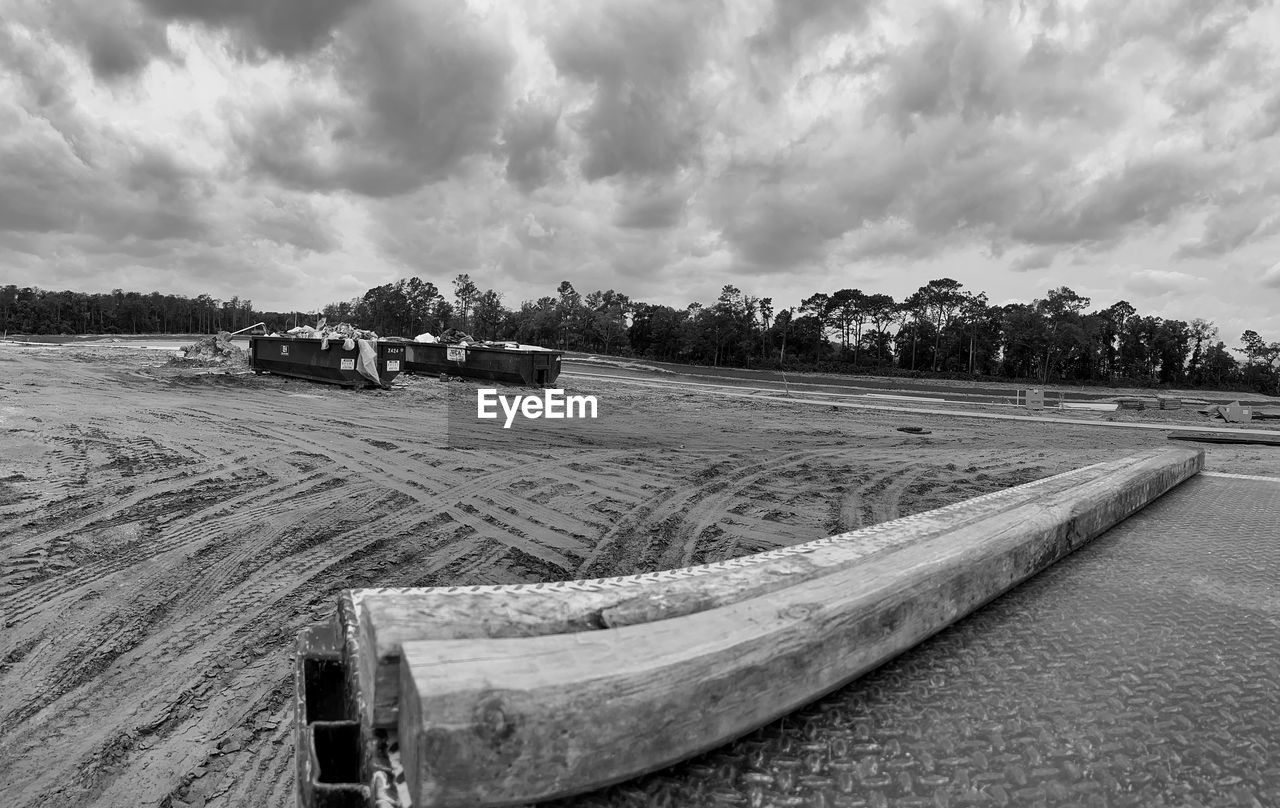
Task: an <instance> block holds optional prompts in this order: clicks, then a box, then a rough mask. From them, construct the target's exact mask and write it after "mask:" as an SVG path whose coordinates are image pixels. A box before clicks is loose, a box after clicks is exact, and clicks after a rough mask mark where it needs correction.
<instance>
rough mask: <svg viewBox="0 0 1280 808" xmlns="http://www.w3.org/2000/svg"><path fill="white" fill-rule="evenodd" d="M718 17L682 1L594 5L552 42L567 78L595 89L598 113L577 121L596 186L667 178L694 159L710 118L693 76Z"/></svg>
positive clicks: (710, 7) (585, 164) (707, 7)
mask: <svg viewBox="0 0 1280 808" xmlns="http://www.w3.org/2000/svg"><path fill="white" fill-rule="evenodd" d="M714 13H719V7H718V5H717V4H697V3H685V2H678V1H677V0H663V2H655V3H646V4H637V3H619V2H611V3H590V4H588V5H587V7H586V8H585V9H584V12H583V13H581V14H578V15H576V16H574V18H573V19H572V20H571V21H569V22H568V23H566V24H564V25H563V26H562V27H560V28H558V29H556V30H554V31H552V33H551V34H550V35H549V36H548V38H547V46H548V49H549V51H550V53H551V58H552V60H553V62H554V63H555V66H556V69H557V70H558V71H559V72H560V74H561V75H563V76H567V77H570V78H572V79H575V80H577V81H580V82H584V83H587V84H591V85H593V86H594V96H595V97H594V102H593V103H592V105H591V107H590V109H588V110H587V111H586V112H585V113H584V114H583V115H582V116H581V117H579V118H576V119H574V120H572V125H573V126H574V128H575V129H576V130H577V132H578V133H579V134H580V135H581V136H582V138H583V140H584V141H585V142H586V147H587V152H586V155H585V156H584V157H583V159H582V173H583V176H585V177H586V178H587V179H588V180H598V179H602V178H604V177H612V176H615V175H618V174H627V175H634V176H647V175H661V174H666V173H669V172H671V171H674V170H675V169H676V168H678V167H680V166H682V165H685V164H687V163H688V162H689V161H690V160H691V159H692V158H693V155H694V154H695V152H696V150H697V149H698V147H699V145H700V143H701V133H700V127H701V124H702V118H703V112H702V110H701V109H700V108H699V107H698V105H697V104H696V103H695V101H694V100H693V99H692V97H691V82H690V77H691V73H692V72H693V71H694V70H696V69H697V68H698V67H700V66H701V64H702V63H703V62H704V61H705V58H706V53H705V50H704V43H703V39H702V34H703V32H704V31H705V30H706V26H707V25H708V24H711V18H712V15H713V14H714Z"/></svg>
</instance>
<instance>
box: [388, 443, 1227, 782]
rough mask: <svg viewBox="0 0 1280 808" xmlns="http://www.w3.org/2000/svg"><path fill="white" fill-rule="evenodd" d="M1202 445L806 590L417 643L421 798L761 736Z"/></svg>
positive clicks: (1184, 464)
mask: <svg viewBox="0 0 1280 808" xmlns="http://www.w3.org/2000/svg"><path fill="white" fill-rule="evenodd" d="M1202 461H1203V454H1202V453H1201V452H1199V451H1186V450H1177V451H1172V452H1167V453H1164V454H1163V455H1160V456H1158V457H1156V458H1148V459H1147V460H1146V461H1145V462H1143V463H1142V464H1140V465H1141V468H1140V470H1136V471H1133V472H1132V473H1129V474H1126V475H1123V478H1122V479H1116V478H1114V477H1113V478H1112V479H1111V480H1110V481H1107V480H1091V481H1089V482H1086V483H1083V484H1082V485H1080V486H1077V487H1076V488H1075V489H1074V490H1072V491H1063V492H1060V493H1058V494H1056V495H1054V496H1052V497H1046V498H1045V499H1044V500H1043V501H1041V502H1040V503H1037V504H1034V505H1033V504H1022V505H1019V506H1016V507H1013V508H1009V509H1006V510H1003V511H1001V512H999V513H995V514H989V515H988V516H987V517H986V518H983V519H979V520H977V521H971V522H969V523H968V524H965V525H962V526H959V527H957V528H956V529H954V530H951V531H947V532H944V533H942V534H940V535H935V536H933V537H930V538H927V539H924V540H921V541H915V542H910V543H907V544H904V545H900V546H897V547H895V548H894V549H892V550H891V551H888V552H883V553H878V554H875V555H872V556H869V557H866V558H864V559H862V560H861V561H860V562H858V563H856V564H851V565H846V566H843V567H842V568H840V569H838V570H835V571H829V572H826V573H825V574H822V575H820V576H818V577H816V578H812V579H810V580H807V581H806V582H805V583H804V584H803V585H802V586H787V587H785V588H782V589H779V590H776V591H772V592H768V593H766V594H761V595H759V596H756V597H751V598H748V599H745V600H741V601H739V602H734V603H731V604H728V605H723V606H719V607H716V608H711V609H707V610H704V611H699V612H696V613H692V614H687V615H684V616H681V617H675V618H671V619H665V620H656V621H653V622H644V623H638V624H634V625H626V626H622V627H619V628H614V629H610V630H602V631H586V632H577V633H573V634H551V635H544V636H536V637H512V638H500V639H489V638H484V639H443V640H420V641H413V642H405V643H403V645H402V659H401V665H400V676H401V693H402V701H403V703H402V709H401V713H400V720H399V739H400V744H401V751H402V761H403V763H404V768H405V775H406V779H407V783H408V786H409V790H410V794H411V796H412V798H413V801H414V805H416V806H496V805H511V804H518V803H524V802H533V801H537V800H543V799H553V798H557V797H563V796H569V795H572V794H577V793H582V792H585V791H590V790H594V789H597V788H600V787H603V786H605V785H608V784H611V783H614V782H618V781H621V780H624V779H628V778H631V777H634V776H638V775H640V774H644V773H646V772H650V771H655V770H657V769H660V768H663V767H665V766H668V765H670V764H672V763H675V762H677V761H679V760H681V759H684V758H687V757H689V756H692V755H696V754H698V753H700V752H703V751H707V750H709V749H712V748H715V747H717V746H719V745H721V744H723V743H725V742H727V741H729V740H731V739H733V738H735V737H739V736H741V735H742V734H744V733H747V732H750V731H751V730H752V729H754V728H756V727H758V726H761V725H763V724H765V723H767V722H769V721H771V720H773V719H775V718H777V717H779V716H782V715H785V714H787V713H789V712H791V711H792V710H794V709H796V708H797V707H799V706H801V705H803V704H805V703H808V702H810V701H812V700H814V699H815V698H818V697H820V696H822V695H824V694H826V693H828V692H830V691H831V690H833V689H835V688H837V687H839V686H841V685H843V684H845V683H847V682H849V681H850V680H852V679H854V678H856V677H857V676H859V675H861V674H862V673H864V672H866V671H868V670H871V669H872V668H874V667H876V666H877V665H880V664H881V663H883V662H884V661H886V660H887V659H889V658H891V657H893V656H895V655H897V654H899V653H901V652H902V651H904V650H906V649H908V648H910V647H911V646H913V645H914V644H916V643H918V642H919V641H921V640H923V639H924V638H926V637H928V636H929V635H931V634H933V633H934V632H936V631H938V630H940V629H942V628H944V627H945V626H947V625H949V624H950V623H952V622H953V621H955V620H957V619H958V618H960V617H962V616H964V615H965V614H967V613H969V612H970V611H972V610H973V609H975V608H977V607H979V606H981V605H982V604H983V603H986V602H987V601H989V600H990V599H992V598H994V597H996V596H998V595H999V594H1000V593H1002V592H1004V591H1006V590H1007V589H1009V588H1010V587H1012V586H1014V585H1016V584H1017V583H1019V582H1020V581H1023V580H1025V579H1026V578H1027V577H1029V576H1031V575H1033V574H1035V573H1036V572H1038V571H1039V570H1041V569H1043V568H1044V567H1046V566H1048V565H1049V564H1052V563H1053V562H1054V561H1056V560H1058V559H1059V558H1061V557H1062V556H1064V555H1066V554H1068V553H1070V552H1072V551H1073V550H1075V549H1076V548H1078V547H1080V546H1081V545H1083V544H1084V543H1086V542H1088V541H1089V540H1091V539H1092V538H1093V537H1095V536H1097V535H1098V534H1100V533H1101V532H1103V531H1104V530H1106V529H1107V528H1108V527H1110V526H1112V525H1114V524H1115V523H1116V522H1118V521H1119V520H1120V519H1123V518H1124V517H1125V516H1127V515H1129V514H1131V513H1133V512H1134V511H1135V510H1137V509H1138V508H1141V507H1142V506H1143V505H1145V504H1146V503H1148V502H1150V501H1151V500H1152V499H1154V498H1155V497H1157V496H1159V495H1160V494H1162V493H1164V492H1165V491H1167V490H1168V489H1169V488H1171V487H1172V486H1174V485H1176V484H1177V483H1179V482H1181V481H1182V480H1184V479H1186V478H1187V477H1188V476H1190V474H1192V473H1195V472H1194V470H1198V468H1199V466H1200V464H1201V463H1202Z"/></svg>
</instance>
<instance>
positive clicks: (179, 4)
mask: <svg viewBox="0 0 1280 808" xmlns="http://www.w3.org/2000/svg"><path fill="white" fill-rule="evenodd" d="M139 2H140V3H142V5H143V6H145V7H146V8H147V9H148V10H149V11H150V12H151V13H152V14H153V15H155V16H156V17H157V18H159V19H162V20H182V21H186V22H199V23H204V24H206V25H208V26H212V27H220V28H228V29H232V30H235V31H237V32H239V33H241V34H244V35H245V36H247V37H248V39H249V42H250V43H251V44H253V45H258V46H261V47H262V48H264V49H266V50H267V51H269V52H271V53H278V54H284V55H291V54H299V53H304V52H306V51H310V50H313V49H314V48H316V47H317V46H318V45H320V44H322V43H323V42H325V41H326V40H327V39H328V38H329V36H330V34H331V33H332V32H333V30H334V29H335V28H336V27H337V26H338V25H340V24H341V23H342V21H343V20H344V19H345V18H346V16H347V15H348V14H349V13H350V12H351V10H352V9H353V8H356V7H359V6H363V5H366V4H367V3H368V2H369V0H139ZM377 2H378V3H382V2H384V0H377Z"/></svg>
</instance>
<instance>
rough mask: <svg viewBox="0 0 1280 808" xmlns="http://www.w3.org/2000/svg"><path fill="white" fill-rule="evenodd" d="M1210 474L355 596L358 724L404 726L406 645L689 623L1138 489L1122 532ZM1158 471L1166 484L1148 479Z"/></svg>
mask: <svg viewBox="0 0 1280 808" xmlns="http://www.w3.org/2000/svg"><path fill="white" fill-rule="evenodd" d="M1203 463H1204V452H1203V450H1196V449H1168V448H1162V449H1158V450H1153V451H1148V452H1145V453H1141V454H1138V455H1134V456H1131V457H1124V458H1119V459H1116V460H1110V461H1106V462H1102V463H1097V464H1095V465H1092V466H1087V467H1084V468H1081V469H1075V470H1073V471H1070V472H1067V473H1065V474H1059V475H1056V476H1054V477H1049V478H1046V479H1043V480H1037V481H1035V482H1032V483H1028V484H1026V485H1021V486H1017V487H1015V488H1010V489H1007V490H1004V491H999V492H996V493H993V494H988V495H985V496H981V497H977V498H975V499H972V500H967V501H965V502H960V503H956V504H954V505H950V506H947V507H944V508H938V509H936V510H933V511H928V512H925V513H920V514H915V515H913V516H909V517H906V518H903V519H897V520H894V521H892V522H886V523H883V524H879V525H873V526H871V527H868V528H863V529H861V530H856V531H852V532H849V533H843V534H840V535H837V536H832V537H829V538H826V539H820V540H817V541H812V542H806V543H804V544H800V545H795V546H791V547H784V548H780V549H778V550H773V551H770V552H765V553H758V554H756V555H752V556H746V557H743V558H737V559H731V560H729V561H725V562H720V563H716V564H706V565H702V566H697V567H687V568H684V569H679V570H671V571H664V572H655V573H648V574H644V575H630V576H622V577H616V578H599V579H594V580H583V581H567V582H562V583H552V584H535V585H525V586H479V587H438V588H431V589H422V588H419V589H363V590H354V591H353V592H352V599H353V603H354V606H355V614H356V616H357V620H356V624H357V625H356V628H355V631H356V632H357V633H358V634H357V636H356V637H354V638H352V639H353V640H354V645H355V646H356V647H358V648H359V653H358V654H357V655H356V664H357V670H356V678H357V692H358V696H357V698H358V701H359V704H360V711H361V717H362V720H364V721H365V722H366V723H367V724H368V725H370V726H376V727H393V726H395V725H396V722H397V720H398V709H399V701H400V699H399V690H400V682H399V664H400V649H401V645H402V644H403V643H405V642H410V641H414V640H432V639H470V638H480V637H490V638H501V637H527V636H541V635H546V634H562V633H573V632H581V631H594V630H598V629H602V628H618V627H621V626H627V625H635V624H637V623H645V622H651V621H653V620H662V619H669V618H672V617H679V616H681V615H686V614H693V613H695V612H698V611H703V610H706V609H710V608H716V607H718V606H724V605H727V604H730V603H736V602H739V601H741V600H745V599H747V598H750V597H755V596H757V595H761V594H765V593H768V592H773V591H776V590H779V589H783V588H785V587H788V586H795V585H796V584H799V583H803V582H804V581H807V580H811V579H813V578H817V577H819V576H821V575H824V574H826V573H829V572H832V571H835V570H838V569H841V568H843V567H845V566H848V565H851V564H856V563H859V562H861V561H862V560H863V559H866V558H870V557H873V556H875V555H877V554H879V553H885V552H891V551H893V550H894V549H896V548H899V547H902V546H905V545H909V544H912V543H915V542H920V541H924V540H927V539H930V538H934V537H937V536H940V535H943V534H946V533H948V532H950V531H953V530H955V529H957V528H959V527H962V526H964V525H967V524H971V523H975V522H981V521H984V520H986V519H989V518H991V517H993V516H998V515H1001V514H1005V513H1009V512H1012V511H1015V510H1016V509H1019V508H1026V507H1031V508H1033V509H1038V508H1039V507H1041V505H1042V504H1053V503H1056V502H1063V501H1070V500H1072V499H1074V498H1076V497H1078V496H1081V495H1082V494H1083V495H1087V494H1088V493H1089V492H1090V491H1098V492H1103V493H1110V492H1113V491H1114V490H1116V489H1117V487H1120V486H1128V485H1131V484H1134V483H1136V482H1139V481H1141V482H1142V484H1143V485H1145V486H1147V487H1146V488H1144V489H1143V491H1144V494H1143V495H1144V496H1146V499H1143V500H1142V501H1141V503H1137V504H1134V505H1133V508H1132V509H1131V510H1129V511H1126V512H1123V513H1120V512H1117V513H1115V514H1114V519H1115V521H1119V520H1120V519H1123V518H1124V516H1127V515H1128V514H1129V513H1131V512H1132V510H1136V509H1137V508H1138V507H1141V504H1142V503H1145V502H1146V501H1147V500H1148V499H1151V498H1153V497H1155V496H1159V495H1160V494H1161V493H1163V492H1164V491H1165V490H1167V489H1168V488H1169V487H1172V486H1173V485H1176V484H1177V483H1178V482H1181V481H1182V480H1183V479H1186V477H1189V476H1191V475H1192V474H1195V473H1196V472H1198V471H1199V470H1200V468H1201V467H1202V466H1203ZM1155 470H1159V472H1160V473H1159V474H1158V475H1155V476H1152V472H1153V471H1155ZM1161 486H1164V487H1163V488H1161ZM1157 489H1158V490H1157ZM1111 524H1114V521H1113V522H1111V523H1110V524H1106V525H1103V526H1101V527H1100V528H1099V529H1100V530H1105V529H1106V528H1107V527H1110V525H1111Z"/></svg>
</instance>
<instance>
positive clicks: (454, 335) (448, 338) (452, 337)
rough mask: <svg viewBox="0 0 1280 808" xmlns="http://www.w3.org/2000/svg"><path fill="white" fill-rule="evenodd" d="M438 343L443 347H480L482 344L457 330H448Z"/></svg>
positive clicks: (441, 335)
mask: <svg viewBox="0 0 1280 808" xmlns="http://www.w3.org/2000/svg"><path fill="white" fill-rule="evenodd" d="M436 341H437V342H439V343H441V344H443V345H478V344H479V343H480V340H478V339H476V338H475V337H473V336H471V335H470V334H468V333H467V332H465V331H459V330H458V329H456V328H446V329H445V330H444V332H443V333H441V334H440V337H439V339H437V340H436Z"/></svg>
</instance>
